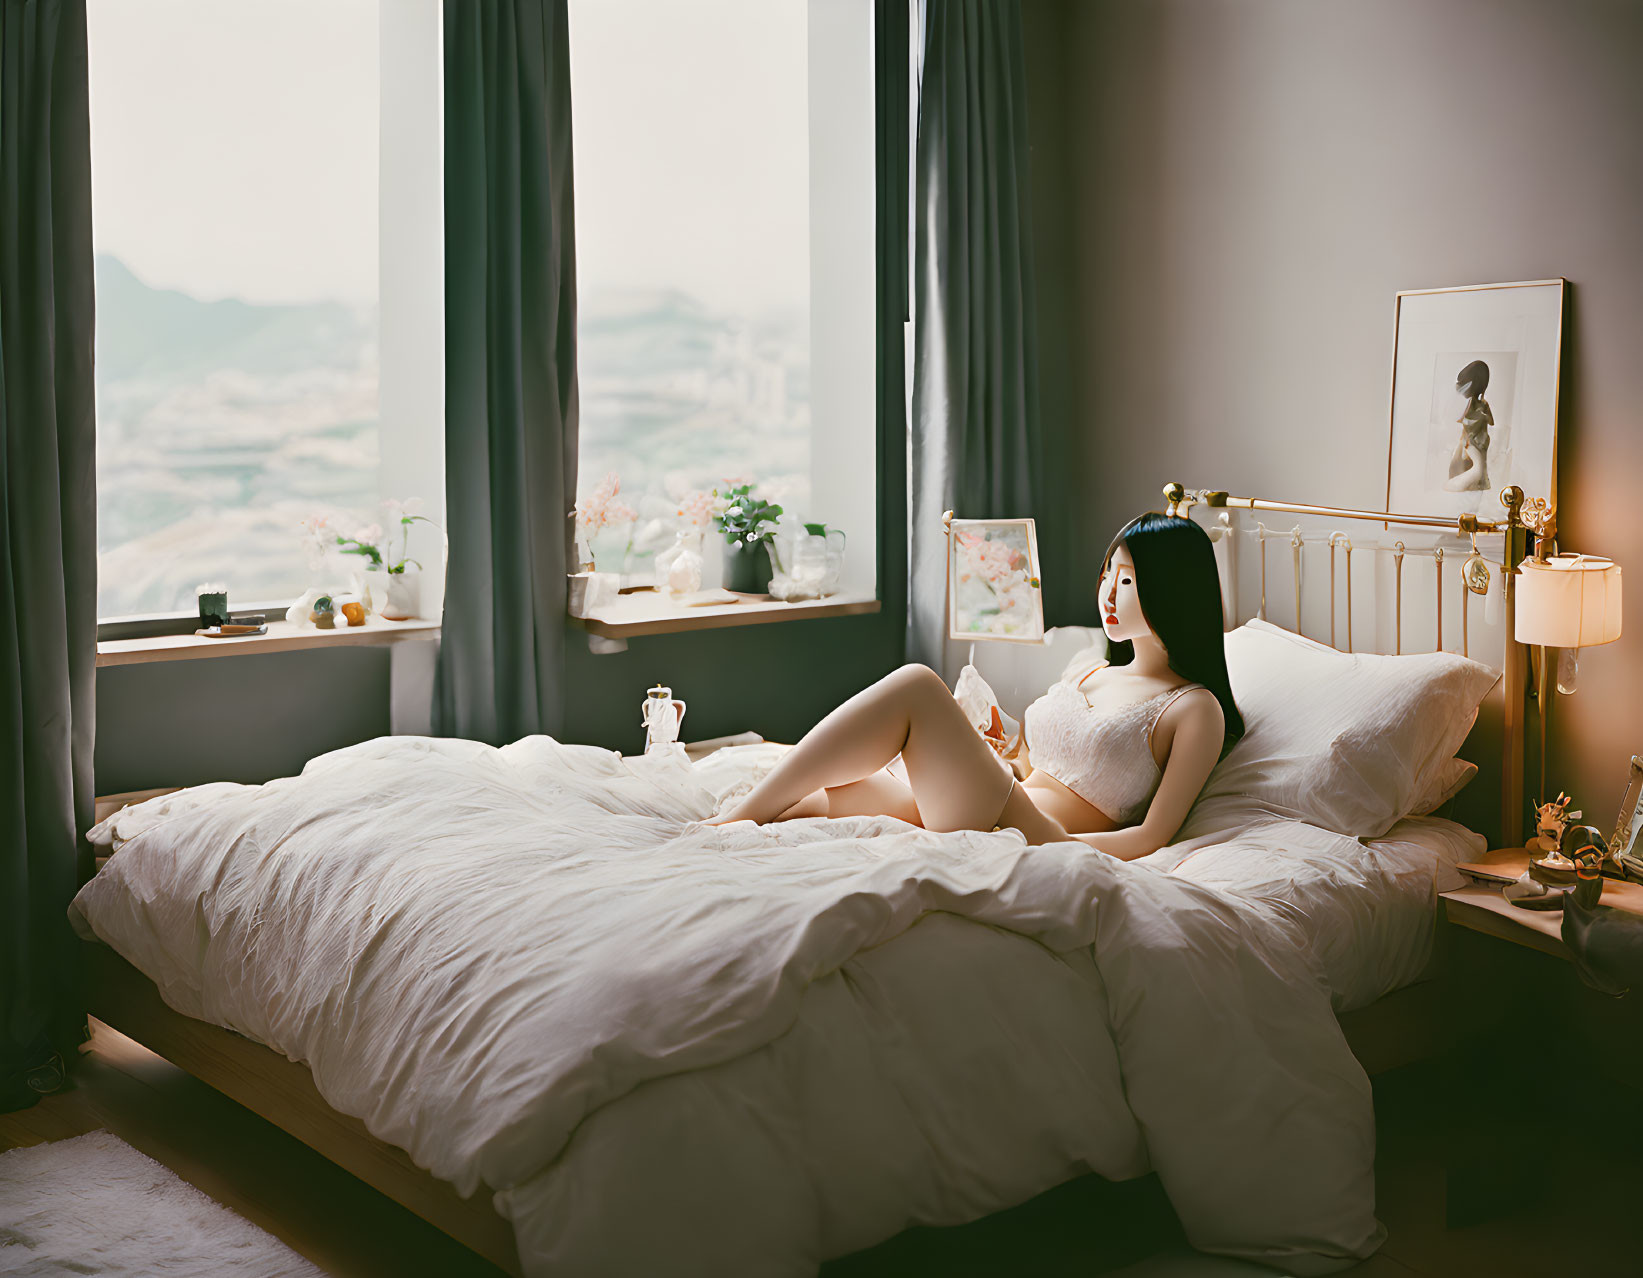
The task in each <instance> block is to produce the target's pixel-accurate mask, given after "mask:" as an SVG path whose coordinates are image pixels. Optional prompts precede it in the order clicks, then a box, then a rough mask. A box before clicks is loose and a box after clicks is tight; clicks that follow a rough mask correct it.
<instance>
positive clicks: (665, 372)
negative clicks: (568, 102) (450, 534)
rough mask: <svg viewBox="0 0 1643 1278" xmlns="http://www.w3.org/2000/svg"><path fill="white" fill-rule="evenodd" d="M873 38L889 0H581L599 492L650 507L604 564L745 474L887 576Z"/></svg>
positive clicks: (573, 14) (641, 550)
mask: <svg viewBox="0 0 1643 1278" xmlns="http://www.w3.org/2000/svg"><path fill="white" fill-rule="evenodd" d="M871 39H872V11H871V6H870V4H869V3H868V0H702V2H701V3H691V4H679V3H677V0H570V62H571V92H572V99H573V100H572V111H571V115H572V122H573V129H574V148H575V166H576V175H575V182H576V257H577V306H578V322H577V338H578V366H579V377H580V388H581V396H580V405H581V428H580V441H579V449H580V474H579V476H578V494H579V496H580V497H582V498H584V499H585V498H587V497H589V496H590V495H591V494H593V493H594V492H595V491H596V489H597V488H598V486H599V485H600V483H601V482H602V481H603V480H604V478H605V477H606V476H607V475H608V474H609V473H610V472H615V473H616V474H617V475H618V476H619V477H620V481H621V489H620V493H619V496H618V501H619V504H620V505H623V506H625V507H627V508H628V509H630V510H631V511H632V512H633V514H634V516H635V518H634V519H633V520H632V521H631V522H625V523H618V525H617V526H615V527H614V529H612V530H608V531H607V532H605V533H603V534H597V533H596V534H595V538H594V541H595V544H594V546H593V549H594V552H595V557H596V561H597V562H598V563H599V566H600V567H601V568H603V567H605V566H606V565H607V564H609V563H611V562H612V561H611V559H610V558H609V557H608V556H609V555H610V554H611V553H612V552H614V554H615V556H616V559H617V561H618V562H621V563H622V564H623V566H625V568H626V570H627V571H629V572H630V573H633V572H637V573H642V572H644V571H645V569H646V567H647V564H648V560H649V558H650V556H652V555H654V554H655V553H656V552H657V551H658V550H661V549H663V548H665V547H666V546H668V545H671V544H672V542H673V535H674V531H675V529H676V528H677V527H678V526H679V522H680V521H679V518H678V511H679V506H680V503H681V500H682V499H684V498H686V497H687V496H688V495H689V494H690V493H692V492H699V491H702V490H706V489H710V488H712V487H714V486H715V485H717V484H720V483H722V482H723V481H724V480H725V479H727V478H731V477H741V478H748V479H754V480H756V481H758V483H759V484H760V487H761V489H762V491H763V492H764V493H765V495H767V496H770V497H772V498H774V499H776V500H779V501H780V502H781V503H782V505H783V506H784V508H785V509H786V510H788V511H789V513H790V514H791V515H794V516H798V517H801V518H803V519H806V520H817V521H823V522H826V523H828V524H830V525H832V526H834V527H840V528H843V529H845V531H846V533H847V535H848V537H849V545H848V547H847V555H846V570H845V579H844V582H843V583H841V584H842V585H843V586H844V588H846V589H855V590H864V591H865V592H866V593H867V594H869V595H870V594H871V593H872V592H873V585H874V578H873V564H874V559H875V555H874V534H875V527H874V519H875V509H876V490H875V484H874V467H873V439H874V386H873V382H874V308H873V287H874V272H873V243H874V241H873V136H872V119H873V96H872V95H873V77H872V61H871V59H872V47H871ZM601 536H604V537H607V538H608V537H611V536H614V537H615V538H616V544H615V545H613V546H612V545H606V546H601V545H600V544H599V538H600V537H601ZM627 542H631V545H630V546H629V545H627V544H624V543H627ZM624 551H626V554H625V556H624V553H623V552H624Z"/></svg>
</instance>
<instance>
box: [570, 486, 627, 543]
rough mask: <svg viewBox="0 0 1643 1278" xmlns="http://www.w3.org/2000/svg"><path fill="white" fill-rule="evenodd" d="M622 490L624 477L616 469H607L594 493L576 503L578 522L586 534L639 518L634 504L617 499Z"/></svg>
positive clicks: (589, 534)
mask: <svg viewBox="0 0 1643 1278" xmlns="http://www.w3.org/2000/svg"><path fill="white" fill-rule="evenodd" d="M621 491H622V477H621V476H620V475H618V474H617V473H616V472H615V471H614V470H612V471H607V472H606V473H605V477H604V478H603V479H601V480H600V481H599V485H598V487H596V488H595V489H594V490H593V492H592V494H591V495H589V496H587V497H584V498H582V499H581V500H580V501H578V502H577V503H576V524H577V527H578V528H580V529H581V530H582V533H583V535H584V536H591V535H592V534H594V533H596V532H600V531H602V530H603V529H605V528H608V527H610V526H611V525H612V524H622V523H630V522H632V521H633V520H635V519H637V518H639V512H638V511H636V510H635V509H634V508H633V507H632V506H630V505H628V504H627V503H626V502H624V501H618V500H617V495H618V494H619V493H620V492H621Z"/></svg>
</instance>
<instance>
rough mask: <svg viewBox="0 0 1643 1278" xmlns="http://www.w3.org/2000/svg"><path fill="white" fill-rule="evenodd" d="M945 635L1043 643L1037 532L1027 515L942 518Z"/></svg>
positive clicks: (1041, 590)
mask: <svg viewBox="0 0 1643 1278" xmlns="http://www.w3.org/2000/svg"><path fill="white" fill-rule="evenodd" d="M946 524H947V633H948V637H949V638H952V639H1003V640H1010V641H1014V642H1016V643H1043V642H1044V591H1043V588H1042V586H1041V584H1040V581H1039V576H1038V534H1037V532H1036V531H1035V530H1034V528H1033V521H1032V520H1030V519H950V518H949V519H947V520H946Z"/></svg>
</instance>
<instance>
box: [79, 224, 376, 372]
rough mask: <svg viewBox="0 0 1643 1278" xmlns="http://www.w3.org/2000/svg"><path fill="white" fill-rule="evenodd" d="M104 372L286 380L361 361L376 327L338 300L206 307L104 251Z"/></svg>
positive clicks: (99, 271) (99, 272)
mask: <svg viewBox="0 0 1643 1278" xmlns="http://www.w3.org/2000/svg"><path fill="white" fill-rule="evenodd" d="M96 283H97V372H98V377H99V380H100V381H102V382H103V383H104V384H105V385H106V384H107V383H109V382H118V381H125V380H127V379H137V378H140V379H143V380H150V379H159V380H164V381H174V380H183V379H186V378H188V377H190V376H197V375H200V374H204V373H209V372H212V371H214V370H217V369H223V368H231V369H238V370H240V371H242V372H247V373H258V374H267V375H275V376H277V375H280V374H285V373H295V372H302V371H304V370H309V369H314V368H348V367H352V366H354V365H356V364H358V363H359V358H360V347H361V345H362V344H363V343H366V342H369V341H370V340H372V337H373V331H372V330H374V328H375V323H374V320H373V318H372V317H371V316H370V315H369V314H368V313H366V314H361V313H360V312H357V311H355V310H353V309H351V308H349V307H347V306H344V305H342V304H341V303H339V302H316V303H312V304H310V305H302V306H277V305H276V306H264V305H258V304H255V303H251V302H242V301H239V300H238V299H235V298H228V299H225V300H223V301H220V302H202V301H200V300H199V299H198V298H195V297H190V296H189V295H188V294H187V293H183V292H179V291H178V290H176V289H165V288H151V287H149V286H148V285H147V284H145V283H143V281H142V280H140V279H138V278H137V276H136V275H135V274H134V273H133V272H132V270H131V268H130V267H128V266H127V265H126V264H125V263H124V262H122V261H121V260H120V259H119V258H117V257H115V256H113V255H112V254H108V253H99V254H98V255H97V258H96Z"/></svg>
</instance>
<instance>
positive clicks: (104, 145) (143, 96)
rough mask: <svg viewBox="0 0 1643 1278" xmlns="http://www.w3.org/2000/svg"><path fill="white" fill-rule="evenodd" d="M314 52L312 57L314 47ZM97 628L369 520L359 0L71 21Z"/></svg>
mask: <svg viewBox="0 0 1643 1278" xmlns="http://www.w3.org/2000/svg"><path fill="white" fill-rule="evenodd" d="M316 32H323V33H324V38H323V39H316V38H315V33H316ZM88 37H89V60H90V93H91V138H92V182H93V238H94V245H95V251H96V255H97V256H96V286H97V335H96V362H97V494H98V495H97V516H98V527H97V541H98V576H99V586H98V612H99V615H101V616H103V617H117V616H128V615H133V614H143V613H156V612H178V611H182V612H189V611H192V610H193V609H194V607H195V598H194V592H195V587H196V586H197V585H198V584H200V583H202V582H204V581H207V580H211V581H221V582H225V583H227V584H228V585H229V587H230V603H231V604H233V603H234V602H235V601H236V600H238V601H239V602H240V603H249V602H273V601H279V600H288V599H290V598H292V597H294V596H296V595H298V594H300V593H301V591H302V590H303V589H304V588H305V586H306V584H307V581H306V578H307V575H308V569H307V565H306V562H305V556H304V550H303V540H302V528H301V524H302V521H303V520H304V519H308V518H311V517H313V516H316V515H319V516H324V517H326V518H327V519H328V520H329V521H330V523H331V525H332V526H334V527H337V528H338V529H339V530H340V531H343V532H346V533H352V532H354V531H357V530H358V529H359V528H360V527H361V526H363V525H368V524H371V523H381V522H382V517H383V511H382V508H381V504H380V503H381V498H382V496H383V494H381V493H380V492H379V488H378V421H377V418H378V408H377V389H378V387H377V241H378V234H377V213H378V209H377V152H378V142H377V136H378V115H379V108H378V72H377V48H378V31H377V4H376V0H281V3H280V4H277V5H269V4H262V3H251V2H249V0H148V2H146V3H143V4H130V3H120V2H118V0H91V3H90V4H89V6H88Z"/></svg>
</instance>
